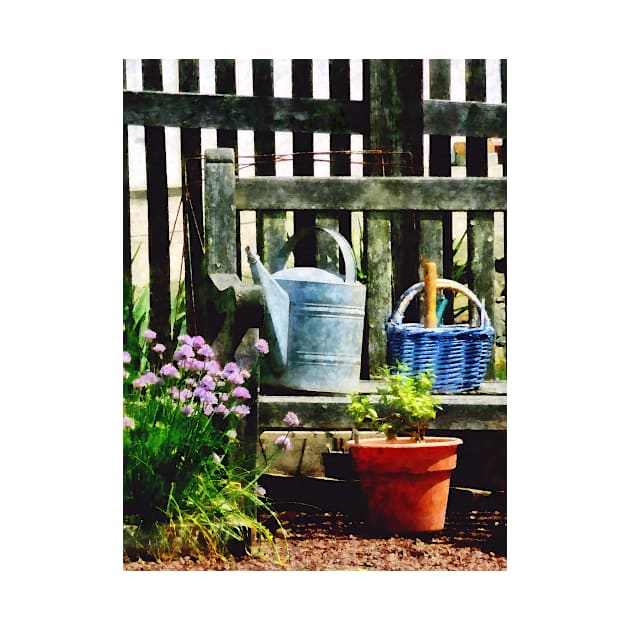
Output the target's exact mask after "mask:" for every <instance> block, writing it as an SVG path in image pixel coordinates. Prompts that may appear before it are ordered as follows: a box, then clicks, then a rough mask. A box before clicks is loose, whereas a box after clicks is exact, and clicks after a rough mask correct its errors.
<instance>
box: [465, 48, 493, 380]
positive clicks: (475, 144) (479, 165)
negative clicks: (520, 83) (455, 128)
mask: <svg viewBox="0 0 630 630" xmlns="http://www.w3.org/2000/svg"><path fill="white" fill-rule="evenodd" d="M466 100H468V101H485V100H486V63H485V59H467V60H466ZM466 175H467V176H472V177H487V176H488V140H487V138H483V137H472V136H467V137H466ZM467 229H468V264H469V287H470V289H471V290H472V291H473V292H474V293H475V294H476V295H477V297H478V298H479V299H480V300H484V301H485V307H486V312H487V313H488V316H489V317H490V321H491V322H494V304H495V296H494V213H493V212H492V211H491V210H480V211H476V212H469V213H468V219H467ZM471 308H472V307H471ZM494 354H495V353H494V348H493V351H492V357H491V359H490V363H489V366H488V371H487V373H486V378H494Z"/></svg>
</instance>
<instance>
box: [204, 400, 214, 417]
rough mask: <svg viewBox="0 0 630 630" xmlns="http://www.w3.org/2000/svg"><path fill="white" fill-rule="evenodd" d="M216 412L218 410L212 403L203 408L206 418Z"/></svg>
mask: <svg viewBox="0 0 630 630" xmlns="http://www.w3.org/2000/svg"><path fill="white" fill-rule="evenodd" d="M215 411H216V409H215V408H214V407H213V406H212V405H211V404H210V403H206V404H205V405H204V406H203V412H204V414H205V415H206V416H211V415H212V414H213V413H214V412H215Z"/></svg>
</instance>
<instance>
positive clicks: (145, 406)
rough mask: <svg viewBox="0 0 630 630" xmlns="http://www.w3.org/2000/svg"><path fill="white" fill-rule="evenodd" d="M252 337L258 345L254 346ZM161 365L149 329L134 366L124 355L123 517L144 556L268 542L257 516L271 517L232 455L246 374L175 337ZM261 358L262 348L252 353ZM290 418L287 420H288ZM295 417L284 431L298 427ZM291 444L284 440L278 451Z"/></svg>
mask: <svg viewBox="0 0 630 630" xmlns="http://www.w3.org/2000/svg"><path fill="white" fill-rule="evenodd" d="M260 341H261V340H259V341H258V342H257V344H260ZM180 342H181V343H180V345H179V346H178V348H177V349H176V350H175V353H174V354H173V356H172V360H171V361H168V362H167V361H166V360H165V359H164V355H165V353H166V348H165V346H164V344H161V343H156V339H155V333H153V332H152V331H150V330H147V331H144V332H143V333H142V334H141V335H140V342H139V343H140V351H141V357H140V361H139V363H140V365H146V366H148V367H149V368H151V369H150V370H149V371H139V370H136V369H135V368H134V366H133V363H132V362H131V356H130V354H129V353H126V354H124V355H123V362H124V363H125V368H126V370H125V371H124V373H123V391H124V399H123V415H124V418H123V518H124V525H125V527H126V531H127V535H128V536H133V537H134V538H135V540H136V541H138V543H137V544H138V545H140V546H141V547H142V548H143V549H144V552H145V553H149V554H154V555H156V554H163V553H169V554H173V553H177V551H178V550H179V549H183V548H185V549H187V550H191V551H194V552H195V553H198V554H200V553H204V552H214V553H217V554H219V555H223V554H225V553H228V551H229V547H230V543H231V542H232V541H241V542H243V541H244V540H245V536H247V535H248V532H252V531H253V532H256V533H258V534H259V535H260V536H261V537H262V538H265V539H267V540H272V537H271V534H270V532H269V531H268V529H267V528H266V527H265V526H264V525H263V524H262V523H260V522H259V521H258V520H257V518H256V513H257V511H258V510H260V511H264V512H267V513H268V514H269V515H270V516H271V518H273V519H275V520H277V516H276V515H275V513H274V512H273V511H272V509H271V508H270V506H269V505H268V504H267V502H266V499H265V498H264V490H263V489H262V488H261V487H260V486H259V485H258V482H259V479H260V477H261V476H262V475H263V474H264V473H265V472H267V470H268V466H269V464H268V465H267V466H265V467H258V468H256V469H254V470H252V469H251V468H249V467H248V466H246V465H244V463H243V461H242V459H241V457H240V456H239V449H238V446H239V439H238V434H239V430H240V428H241V427H242V423H243V422H244V421H245V418H246V416H247V415H248V414H249V413H250V408H249V406H248V405H247V404H246V403H247V401H248V399H249V398H250V397H251V393H250V391H249V389H248V386H247V385H248V381H249V379H251V373H255V372H254V371H255V370H258V364H257V363H255V365H254V366H253V368H252V371H251V373H250V372H249V371H247V370H242V369H241V368H240V367H239V366H238V365H236V364H235V363H232V362H230V363H227V364H226V365H225V366H221V365H220V364H219V363H218V362H217V361H216V360H214V358H213V357H214V352H213V351H212V348H210V346H209V345H208V344H206V343H205V341H204V339H203V338H202V337H201V336H195V337H192V338H191V337H190V336H188V335H185V334H184V335H180ZM257 350H258V352H260V353H262V352H263V351H266V350H267V348H266V347H263V348H262V349H261V346H260V345H258V346H257ZM287 415H288V414H287ZM297 424H299V421H298V419H297V416H295V414H292V417H291V419H290V424H289V421H287V426H297ZM289 447H290V441H289V440H288V433H287V440H286V442H283V443H282V444H280V445H278V450H277V452H276V454H277V453H278V452H280V450H281V449H283V448H284V449H286V448H289Z"/></svg>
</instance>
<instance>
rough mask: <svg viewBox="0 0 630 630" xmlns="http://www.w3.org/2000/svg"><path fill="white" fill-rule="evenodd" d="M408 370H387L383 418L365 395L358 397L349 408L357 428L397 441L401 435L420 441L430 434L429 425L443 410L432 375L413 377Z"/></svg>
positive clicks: (384, 371) (381, 400) (382, 394)
mask: <svg viewBox="0 0 630 630" xmlns="http://www.w3.org/2000/svg"><path fill="white" fill-rule="evenodd" d="M407 370H408V368H406V367H405V366H403V365H401V364H399V365H398V367H397V369H396V371H394V370H393V368H383V369H382V374H383V379H384V381H383V383H384V384H383V385H381V386H380V387H379V388H378V390H377V393H378V394H379V405H380V407H381V408H382V409H383V411H384V413H383V415H381V416H379V415H378V413H377V411H376V408H375V407H374V406H373V405H372V404H371V403H370V398H369V396H368V395H365V394H354V395H353V396H352V397H351V401H350V404H349V405H348V413H349V414H350V416H351V417H352V418H353V419H354V422H355V426H356V427H357V428H366V426H365V425H367V428H371V429H372V430H375V431H381V432H383V433H385V435H386V437H387V439H388V440H390V441H391V440H395V439H396V437H397V436H398V435H410V436H411V437H413V438H414V439H416V440H417V441H419V440H423V439H424V436H425V434H426V423H427V421H428V420H432V419H434V418H435V416H436V411H437V409H440V406H439V404H438V402H439V401H438V400H437V398H436V397H435V396H433V394H432V393H431V390H432V384H431V376H430V374H429V373H425V374H419V375H417V376H409V375H407V374H405V371H407Z"/></svg>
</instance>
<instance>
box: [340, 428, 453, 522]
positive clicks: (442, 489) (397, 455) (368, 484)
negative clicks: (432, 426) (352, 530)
mask: <svg viewBox="0 0 630 630" xmlns="http://www.w3.org/2000/svg"><path fill="white" fill-rule="evenodd" d="M460 444H462V440H460V439H459V438H451V437H426V438H425V439H424V441H423V442H415V441H413V440H412V439H411V438H398V439H397V440H396V441H395V442H387V441H386V440H385V439H383V438H376V439H364V440H360V441H359V443H355V442H354V441H350V442H348V446H349V449H350V453H351V454H352V461H353V465H354V469H355V471H356V472H357V474H358V476H359V483H360V485H361V488H362V490H363V492H364V494H365V498H366V501H367V509H368V514H367V520H368V523H369V525H371V526H373V527H375V528H377V529H382V530H386V531H389V532H399V533H410V534H411V533H419V532H433V531H439V530H441V529H443V528H444V521H445V518H446V505H447V502H448V491H449V485H450V479H451V470H453V469H454V468H455V465H456V463H457V447H458V446H459V445H460Z"/></svg>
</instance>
